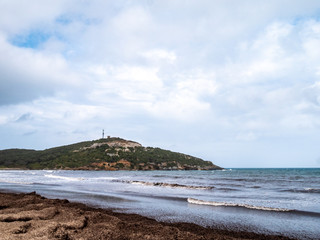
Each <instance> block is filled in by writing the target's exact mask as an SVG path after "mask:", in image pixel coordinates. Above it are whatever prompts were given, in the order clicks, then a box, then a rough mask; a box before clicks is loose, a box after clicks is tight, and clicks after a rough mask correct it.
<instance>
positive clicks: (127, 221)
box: [0, 193, 289, 240]
mask: <svg viewBox="0 0 320 240" xmlns="http://www.w3.org/2000/svg"><path fill="white" fill-rule="evenodd" d="M0 239H1V240H6V239H24V240H26V239H65V240H67V239H92V240H94V239H139V240H140V239H163V240H168V239H192V240H193V239H268V240H269V239H270V240H272V239H274V240H275V239H289V238H286V237H282V236H267V235H260V234H255V233H250V232H234V231H225V230H215V229H208V228H203V227H200V226H198V225H195V224H190V223H174V224H172V223H164V222H157V221H156V220H153V219H150V218H146V217H143V216H140V215H136V214H124V213H115V212H112V211H111V210H106V209H97V208H91V207H88V206H86V205H84V204H80V203H70V202H69V201H67V200H58V199H47V198H44V197H41V196H40V195H37V194H35V193H30V194H13V193H0Z"/></svg>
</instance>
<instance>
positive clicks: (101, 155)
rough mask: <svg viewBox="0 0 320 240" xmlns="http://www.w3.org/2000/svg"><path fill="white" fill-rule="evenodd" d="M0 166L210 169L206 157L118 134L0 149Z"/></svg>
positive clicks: (98, 168)
mask: <svg viewBox="0 0 320 240" xmlns="http://www.w3.org/2000/svg"><path fill="white" fill-rule="evenodd" d="M0 168H25V169H73V170H214V169H221V168H220V167H218V166H216V165H214V164H213V163H212V162H210V161H204V160H202V159H200V158H196V157H193V156H190V155H185V154H182V153H177V152H171V151H168V150H163V149H160V148H152V147H143V146H142V145H141V144H140V143H137V142H134V141H129V140H125V139H121V138H110V137H108V138H106V139H105V138H104V139H99V140H95V141H88V142H80V143H76V144H71V145H66V146H61V147H56V148H50V149H46V150H42V151H36V150H27V149H8V150H2V151H0Z"/></svg>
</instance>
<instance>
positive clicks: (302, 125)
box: [0, 0, 320, 168]
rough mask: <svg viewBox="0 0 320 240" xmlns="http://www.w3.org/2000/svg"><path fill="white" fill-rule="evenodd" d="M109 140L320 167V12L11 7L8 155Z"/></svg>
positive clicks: (63, 4)
mask: <svg viewBox="0 0 320 240" xmlns="http://www.w3.org/2000/svg"><path fill="white" fill-rule="evenodd" d="M102 129H104V131H105V135H109V136H113V137H121V138H125V139H129V140H133V141H137V142H139V143H141V144H143V145H144V146H151V147H160V148H164V149H168V150H171V151H177V152H182V153H186V154H190V155H193V156H197V157H200V158H203V159H205V160H209V161H212V162H213V163H215V164H217V165H219V166H222V167H228V168H232V167H320V145H319V143H320V1H318V0H303V1H302V0H269V1H265V0H241V1H239V0H194V1H191V0H184V1H183V0H158V1H156V0H139V1H128V0H117V1H108V0H90V1H89V0H55V1H43V0H0V136H1V137H0V149H8V148H28V149H38V150H41V149H46V148H50V147H56V146H61V145H66V144H72V143H76V142H80V141H87V140H94V139H99V138H101V135H102Z"/></svg>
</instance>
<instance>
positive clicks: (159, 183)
mask: <svg viewBox="0 0 320 240" xmlns="http://www.w3.org/2000/svg"><path fill="white" fill-rule="evenodd" d="M117 182H124V183H130V184H140V185H144V186H155V187H171V188H185V189H197V190H210V189H213V188H214V187H212V186H193V185H182V184H177V183H164V182H145V181H127V180H122V181H117Z"/></svg>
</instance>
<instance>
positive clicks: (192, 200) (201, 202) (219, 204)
mask: <svg viewBox="0 0 320 240" xmlns="http://www.w3.org/2000/svg"><path fill="white" fill-rule="evenodd" d="M188 203H192V204H198V205H207V206H213V207H243V208H249V209H255V210H263V211H275V212H290V211H292V210H290V209H286V208H272V207H263V206H254V205H249V204H241V203H228V202H214V201H204V200H199V199H195V198H188Z"/></svg>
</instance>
